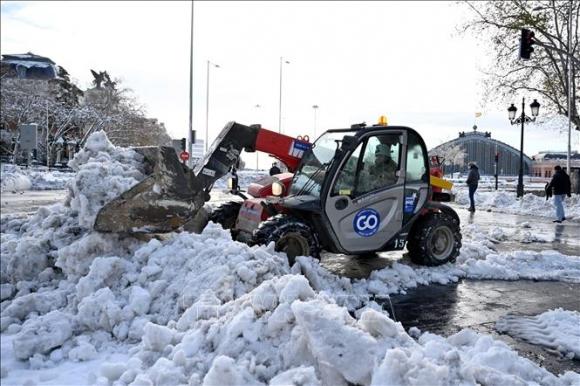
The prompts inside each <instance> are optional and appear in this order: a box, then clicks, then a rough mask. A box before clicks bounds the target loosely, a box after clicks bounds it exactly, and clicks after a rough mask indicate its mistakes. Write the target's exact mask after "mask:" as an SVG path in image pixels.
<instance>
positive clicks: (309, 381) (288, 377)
mask: <svg viewBox="0 0 580 386" xmlns="http://www.w3.org/2000/svg"><path fill="white" fill-rule="evenodd" d="M269 385H270V386H306V385H309V386H320V385H321V383H320V380H319V379H318V377H317V376H316V371H315V370H314V367H312V366H308V367H307V366H300V367H295V368H293V369H290V370H286V371H284V372H283V373H280V374H278V375H276V376H275V377H274V378H272V379H270V383H269Z"/></svg>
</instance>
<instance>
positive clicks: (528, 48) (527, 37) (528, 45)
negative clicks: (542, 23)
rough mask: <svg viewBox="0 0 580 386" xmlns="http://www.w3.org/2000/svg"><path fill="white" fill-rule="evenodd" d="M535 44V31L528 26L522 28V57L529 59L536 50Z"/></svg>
mask: <svg viewBox="0 0 580 386" xmlns="http://www.w3.org/2000/svg"><path fill="white" fill-rule="evenodd" d="M533 44H536V42H535V41H534V32H533V31H530V30H529V29H527V28H522V37H521V39H520V59H524V60H528V59H529V58H530V55H531V54H532V52H534V47H532V45H533Z"/></svg>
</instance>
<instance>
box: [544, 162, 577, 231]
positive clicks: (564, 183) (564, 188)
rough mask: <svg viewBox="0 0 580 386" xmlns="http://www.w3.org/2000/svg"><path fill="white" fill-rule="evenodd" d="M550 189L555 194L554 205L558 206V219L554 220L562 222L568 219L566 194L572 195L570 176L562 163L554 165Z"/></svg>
mask: <svg viewBox="0 0 580 386" xmlns="http://www.w3.org/2000/svg"><path fill="white" fill-rule="evenodd" d="M547 190H548V191H551V192H552V195H553V196H554V206H555V207H556V219H555V220H554V221H553V222H556V223H561V222H562V221H564V220H566V214H565V213H564V205H563V203H564V200H565V199H566V196H568V197H571V196H572V192H571V185H570V177H569V176H568V174H566V172H565V171H564V170H562V167H561V166H560V165H556V166H554V175H553V176H552V180H551V181H550V183H549V185H548V188H547Z"/></svg>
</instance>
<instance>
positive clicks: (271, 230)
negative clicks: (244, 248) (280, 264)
mask: <svg viewBox="0 0 580 386" xmlns="http://www.w3.org/2000/svg"><path fill="white" fill-rule="evenodd" d="M252 240H253V243H254V244H263V245H267V244H269V243H270V242H272V241H273V242H274V243H275V249H276V251H278V252H284V253H286V255H287V256H288V263H289V264H290V266H292V265H294V262H295V261H296V256H312V257H314V258H318V257H319V253H320V245H319V243H318V239H317V237H316V235H315V234H314V231H313V230H312V228H311V227H310V226H309V225H307V224H305V223H304V222H302V221H300V220H299V219H297V218H295V217H292V216H288V215H283V214H279V215H277V216H274V217H270V218H269V219H268V220H266V221H264V222H263V223H261V224H260V226H259V227H258V229H256V230H255V231H254V234H253V238H252Z"/></svg>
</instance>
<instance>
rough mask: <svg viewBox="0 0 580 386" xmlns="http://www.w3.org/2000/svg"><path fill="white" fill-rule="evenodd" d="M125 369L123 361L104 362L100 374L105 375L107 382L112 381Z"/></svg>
mask: <svg viewBox="0 0 580 386" xmlns="http://www.w3.org/2000/svg"><path fill="white" fill-rule="evenodd" d="M125 370H127V365H126V364H125V363H118V362H116V363H111V362H106V363H103V364H102V365H101V375H103V376H104V377H106V378H107V379H108V380H109V382H114V381H116V380H117V379H119V377H121V375H122V374H123V373H124V372H125Z"/></svg>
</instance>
